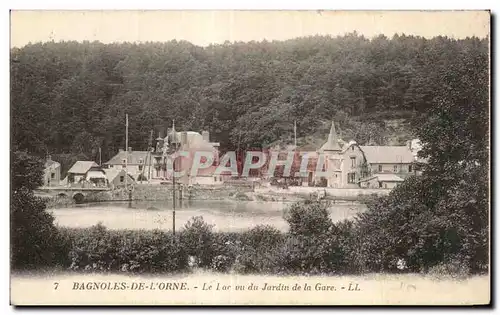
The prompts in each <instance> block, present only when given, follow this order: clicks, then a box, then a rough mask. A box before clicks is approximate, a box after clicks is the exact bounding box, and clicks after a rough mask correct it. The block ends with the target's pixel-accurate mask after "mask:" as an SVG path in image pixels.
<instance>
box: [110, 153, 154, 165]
mask: <svg viewBox="0 0 500 315" xmlns="http://www.w3.org/2000/svg"><path fill="white" fill-rule="evenodd" d="M147 155H148V151H131V152H128V154H127V152H126V151H120V152H118V154H116V155H115V156H113V157H112V158H111V159H110V160H109V161H107V162H106V163H105V164H108V165H120V164H122V163H123V160H124V159H125V158H126V157H128V158H127V164H145V163H146V157H147ZM141 159H142V163H139V161H140V160H141Z"/></svg>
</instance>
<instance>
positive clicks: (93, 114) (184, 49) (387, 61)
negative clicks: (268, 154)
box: [11, 33, 488, 163]
mask: <svg viewBox="0 0 500 315" xmlns="http://www.w3.org/2000/svg"><path fill="white" fill-rule="evenodd" d="M487 60H488V41H487V40H486V39H478V38H467V39H464V40H454V39H449V38H446V37H436V38H433V39H425V38H421V37H414V36H405V35H395V36H394V37H393V38H386V37H385V36H382V35H381V36H378V37H376V38H374V39H367V38H364V37H363V36H359V35H357V34H356V33H354V34H348V35H346V36H342V37H328V36H326V37H325V36H314V37H305V38H298V39H293V40H287V41H280V42H278V41H273V42H268V41H263V42H249V43H240V42H237V43H231V44H230V43H225V44H222V45H212V46H208V47H197V46H194V45H192V44H190V43H188V42H184V41H180V42H179V41H175V40H174V41H170V42H166V43H144V44H132V43H122V44H106V45H105V44H102V43H99V42H83V43H77V42H61V43H54V42H49V43H43V44H42V43H36V44H29V45H27V46H24V47H22V48H14V49H12V50H11V87H12V89H11V105H12V106H11V107H12V140H13V142H14V143H17V144H19V146H20V148H29V149H30V150H31V151H32V153H34V154H40V155H45V154H47V153H50V154H52V155H55V154H72V155H75V154H82V156H85V157H86V158H88V159H94V160H96V161H97V159H98V148H99V147H101V148H102V158H103V160H106V159H108V158H110V157H111V156H112V155H114V154H115V153H116V152H117V150H118V149H119V148H123V147H124V146H125V128H124V117H125V113H128V114H129V117H130V146H131V147H133V148H134V149H138V150H139V149H142V150H145V149H146V148H147V143H148V138H149V135H150V130H154V131H155V133H154V137H156V136H157V135H158V132H159V131H165V129H166V128H168V127H170V125H171V120H172V119H175V120H176V126H178V129H183V130H187V129H190V130H196V131H200V130H203V129H208V130H209V131H210V132H211V135H212V137H213V138H214V139H215V140H216V141H219V142H221V144H222V148H223V149H226V150H227V149H235V148H238V147H239V148H241V149H245V148H248V147H252V148H255V147H262V146H266V145H268V144H271V143H276V142H279V141H282V142H288V143H292V142H291V139H292V137H293V122H294V121H297V131H298V137H299V138H300V139H301V140H300V141H299V144H300V143H302V142H303V141H309V140H310V139H309V138H307V136H311V135H314V133H315V132H317V131H318V130H320V131H321V132H322V133H321V137H324V136H325V135H326V134H327V132H328V130H327V128H328V124H326V127H323V124H322V122H324V121H326V120H330V119H333V118H335V119H336V120H337V121H338V122H339V130H340V132H341V134H342V136H343V137H344V138H354V139H356V140H357V141H358V142H360V143H366V142H368V141H370V140H371V141H374V142H376V143H378V144H383V143H384V142H385V141H386V139H385V137H386V135H384V132H383V126H382V125H383V123H382V119H381V118H384V117H386V116H387V117H394V116H395V115H396V114H397V115H399V116H401V117H414V116H416V115H415V114H418V113H425V112H427V111H428V110H430V109H432V108H433V106H434V102H435V101H436V98H437V97H438V96H440V95H443V93H444V92H446V91H454V93H457V94H459V95H462V94H464V93H466V92H464V91H463V90H462V89H461V88H462V85H461V84H462V83H461V82H455V81H453V80H456V78H458V76H456V75H455V73H463V72H464V71H466V72H467V73H469V74H471V75H475V74H476V73H477V72H478V71H480V69H481V66H482V65H484V64H485V63H487ZM447 74H448V75H447ZM451 75H452V76H453V78H455V79H453V78H451ZM450 78H451V79H453V80H450ZM466 91H468V90H467V89H466ZM471 119H475V118H471ZM478 119H479V118H478ZM381 124H382V125H381ZM321 128H324V130H323V129H321ZM68 163H69V162H68Z"/></svg>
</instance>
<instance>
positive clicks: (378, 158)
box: [360, 146, 415, 164]
mask: <svg viewBox="0 0 500 315" xmlns="http://www.w3.org/2000/svg"><path fill="white" fill-rule="evenodd" d="M360 148H361V150H362V151H363V152H364V154H365V157H366V161H367V162H368V163H370V164H371V163H382V164H383V163H413V162H414V161H415V158H414V156H413V154H412V152H411V151H410V149H409V148H408V147H407V146H360Z"/></svg>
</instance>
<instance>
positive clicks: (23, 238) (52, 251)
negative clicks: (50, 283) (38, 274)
mask: <svg viewBox="0 0 500 315" xmlns="http://www.w3.org/2000/svg"><path fill="white" fill-rule="evenodd" d="M42 174H43V164H42V162H41V161H40V160H39V159H37V158H35V157H32V156H30V155H28V154H27V153H26V152H20V151H13V152H12V154H11V189H12V193H11V204H10V241H11V242H10V247H11V248H10V250H11V255H10V257H11V266H12V268H14V269H25V268H36V267H46V266H54V265H60V264H64V259H65V257H66V256H65V255H64V254H62V255H61V253H64V250H65V249H64V246H65V244H64V243H63V242H62V238H61V236H60V235H59V231H58V230H57V228H56V227H55V226H54V217H53V216H52V215H51V214H50V213H48V212H47V211H45V210H46V201H45V200H44V199H41V198H38V197H36V196H35V195H34V193H33V189H35V188H36V187H38V186H39V185H41V184H42V182H43V181H42Z"/></svg>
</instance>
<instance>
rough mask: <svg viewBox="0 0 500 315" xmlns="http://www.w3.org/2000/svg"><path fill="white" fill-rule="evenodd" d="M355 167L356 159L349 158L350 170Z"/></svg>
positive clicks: (353, 157)
mask: <svg viewBox="0 0 500 315" xmlns="http://www.w3.org/2000/svg"><path fill="white" fill-rule="evenodd" d="M355 167H356V157H355V156H351V168H355Z"/></svg>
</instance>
